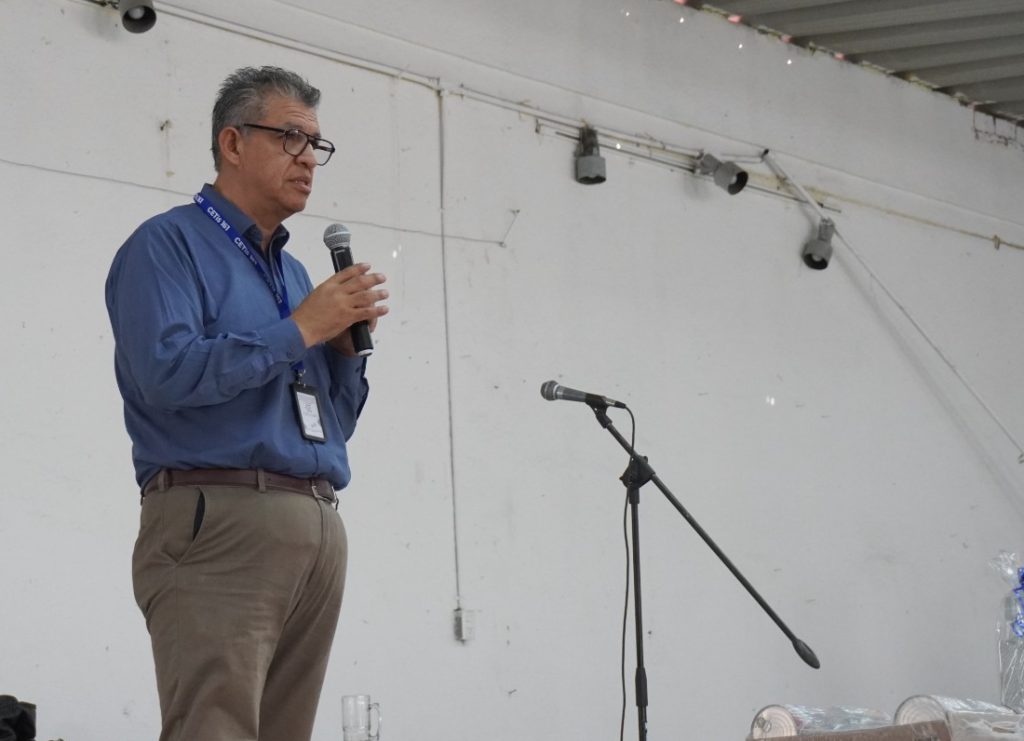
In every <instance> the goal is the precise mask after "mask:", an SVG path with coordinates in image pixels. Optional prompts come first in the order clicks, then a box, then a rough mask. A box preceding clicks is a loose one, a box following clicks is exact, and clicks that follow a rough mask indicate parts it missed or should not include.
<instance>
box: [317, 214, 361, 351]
mask: <svg viewBox="0 0 1024 741" xmlns="http://www.w3.org/2000/svg"><path fill="white" fill-rule="evenodd" d="M351 243H352V232H350V231H349V230H348V227H346V226H345V225H344V224H331V225H330V226H329V227H327V229H325V230H324V244H325V245H327V249H329V250H330V251H331V261H332V262H333V263H334V272H336V273H340V272H341V271H342V270H344V269H345V268H350V267H352V265H353V264H354V263H353V262H352V248H351V246H350V245H351ZM349 333H350V334H351V335H352V347H354V348H355V351H356V355H358V356H359V357H366V356H367V355H371V354H372V353H373V340H372V339H370V326H369V324H367V322H366V320H365V319H363V320H362V321H358V322H356V323H355V324H353V325H352V326H351V327H349Z"/></svg>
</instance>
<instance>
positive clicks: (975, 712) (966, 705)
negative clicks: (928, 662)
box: [896, 695, 1024, 741]
mask: <svg viewBox="0 0 1024 741" xmlns="http://www.w3.org/2000/svg"><path fill="white" fill-rule="evenodd" d="M932 720H942V721H945V722H946V725H947V726H949V735H950V737H951V738H952V739H953V741H992V740H993V739H998V740H999V741H1024V716H1021V715H1019V714H1017V713H1015V712H1014V711H1013V710H1011V709H1010V708H1008V707H1004V706H1002V705H995V704H993V703H990V702H983V701H981V700H960V699H956V698H952V697H942V696H939V695H914V696H913V697H908V698H907V699H906V700H904V701H903V702H902V703H900V706H899V707H898V708H896V724H897V725H904V724H907V723H923V722H926V721H932Z"/></svg>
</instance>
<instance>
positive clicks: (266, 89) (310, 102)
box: [211, 67, 320, 172]
mask: <svg viewBox="0 0 1024 741" xmlns="http://www.w3.org/2000/svg"><path fill="white" fill-rule="evenodd" d="M271 95H282V96H284V97H286V98H291V99H292V100H297V101H298V102H300V103H302V104H303V105H304V106H306V107H308V108H316V107H317V105H318V104H319V103H320V91H319V90H317V89H316V88H315V87H313V86H312V85H310V84H309V83H308V82H306V81H305V80H304V79H303V78H302V77H300V76H299V75H297V74H295V73H294V72H289V71H288V70H285V69H281V68H280V67H243V68H241V69H238V70H235V71H234V72H232V73H231V75H229V76H228V78H227V79H226V80H224V83H223V84H222V85H221V86H220V92H219V93H218V94H217V102H216V103H215V104H214V106H213V146H212V147H211V149H212V151H213V167H214V169H216V170H217V171H218V172H219V171H220V145H219V144H218V143H217V137H218V136H220V132H221V131H223V130H224V129H225V128H227V127H229V126H241V125H242V124H243V123H252V122H255V121H259V120H260V119H261V118H263V116H264V114H266V112H267V98H268V97H270V96H271Z"/></svg>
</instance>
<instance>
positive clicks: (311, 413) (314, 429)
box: [292, 381, 327, 443]
mask: <svg viewBox="0 0 1024 741" xmlns="http://www.w3.org/2000/svg"><path fill="white" fill-rule="evenodd" d="M292 398H293V399H294V400H295V414H296V416H297V417H298V420H299V429H300V430H302V436H303V437H304V438H306V439H307V440H314V441H316V442H318V443H322V442H325V441H326V440H327V435H326V434H325V433H324V425H323V418H322V417H321V416H320V399H319V398H318V397H317V395H316V388H315V387H313V386H307V385H306V384H304V383H299V382H298V381H296V382H295V383H293V384H292Z"/></svg>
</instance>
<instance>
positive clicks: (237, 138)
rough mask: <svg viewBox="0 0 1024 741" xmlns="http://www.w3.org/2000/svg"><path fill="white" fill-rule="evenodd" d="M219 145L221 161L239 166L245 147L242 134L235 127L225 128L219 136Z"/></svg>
mask: <svg viewBox="0 0 1024 741" xmlns="http://www.w3.org/2000/svg"><path fill="white" fill-rule="evenodd" d="M217 145H218V146H219V147H220V158H221V161H223V162H229V163H231V164H232V165H235V166H237V165H238V162H239V160H240V159H241V157H242V150H243V149H244V147H245V140H244V138H243V137H242V132H241V131H239V130H238V129H236V128H235V127H234V126H225V127H224V128H223V129H221V130H220V133H219V134H217Z"/></svg>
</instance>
